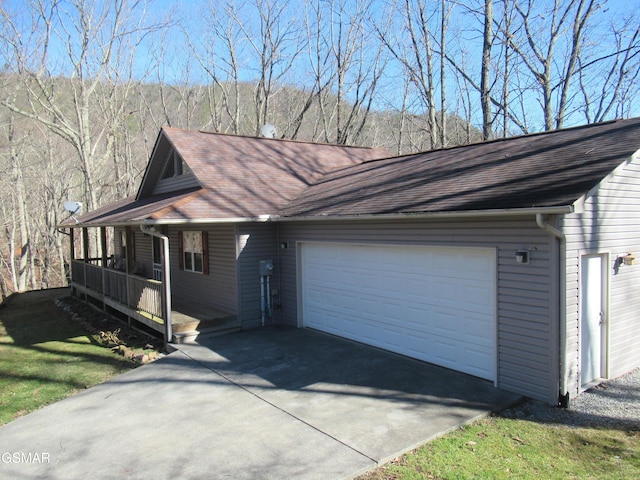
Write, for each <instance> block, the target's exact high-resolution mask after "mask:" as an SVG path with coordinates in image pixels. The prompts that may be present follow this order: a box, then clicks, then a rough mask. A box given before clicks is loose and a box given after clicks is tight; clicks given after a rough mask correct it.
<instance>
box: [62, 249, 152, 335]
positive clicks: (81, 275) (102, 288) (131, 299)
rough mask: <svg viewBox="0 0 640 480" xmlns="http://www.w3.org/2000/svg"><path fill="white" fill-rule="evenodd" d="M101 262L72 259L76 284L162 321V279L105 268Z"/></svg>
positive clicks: (72, 275)
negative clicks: (160, 280) (152, 278)
mask: <svg viewBox="0 0 640 480" xmlns="http://www.w3.org/2000/svg"><path fill="white" fill-rule="evenodd" d="M100 263H101V262H99V261H93V259H92V260H90V261H89V262H84V261H81V260H73V261H72V262H71V278H72V282H73V284H75V285H77V286H81V287H83V288H84V289H86V290H88V292H87V293H88V294H89V295H91V294H92V293H94V294H97V296H99V297H102V298H107V299H110V300H112V301H113V302H116V303H117V304H120V305H122V306H124V307H126V308H128V309H131V310H134V311H136V312H138V313H143V314H147V315H148V316H150V317H151V318H152V319H154V320H155V321H160V322H161V321H162V282H159V281H157V280H151V279H146V278H142V277H139V276H137V275H129V274H127V273H125V272H121V271H119V270H115V269H112V268H104V267H103V266H101V265H100Z"/></svg>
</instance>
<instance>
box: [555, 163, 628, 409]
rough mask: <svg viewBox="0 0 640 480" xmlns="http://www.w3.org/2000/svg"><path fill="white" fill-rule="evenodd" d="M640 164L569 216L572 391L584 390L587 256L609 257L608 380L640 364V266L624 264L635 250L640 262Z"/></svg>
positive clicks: (568, 324)
mask: <svg viewBox="0 0 640 480" xmlns="http://www.w3.org/2000/svg"><path fill="white" fill-rule="evenodd" d="M639 178H640V161H638V159H636V160H634V161H633V162H631V163H629V164H628V165H626V166H624V167H622V168H619V169H618V170H616V172H615V174H614V175H612V176H611V177H610V178H609V179H606V180H604V181H603V182H602V184H601V185H600V186H599V187H598V188H597V189H596V190H595V191H594V192H593V194H592V195H591V196H589V197H588V198H587V200H586V201H585V204H584V213H581V214H572V215H567V216H565V218H564V221H563V226H562V228H563V232H564V233H565V235H566V297H565V310H566V332H567V343H566V345H567V347H566V352H565V354H566V357H567V367H566V372H567V373H566V374H567V377H568V382H569V383H568V390H569V392H570V393H571V394H572V395H573V396H575V395H576V394H577V393H578V392H579V388H580V290H579V289H580V261H581V256H582V255H585V254H594V253H601V254H609V263H610V265H609V276H608V279H609V311H608V342H607V345H606V347H605V348H606V350H607V351H608V362H607V363H608V376H609V377H610V378H614V377H617V376H619V375H622V374H624V373H626V372H628V371H630V370H633V369H634V368H636V367H638V366H640V354H638V348H637V339H638V338H640V316H639V313H638V312H640V295H639V293H640V291H639V289H638V285H640V265H634V266H625V265H622V266H620V268H619V269H618V272H617V273H616V272H615V271H614V268H613V266H614V265H613V264H614V262H615V260H616V257H617V256H618V255H625V254H626V253H627V252H633V253H634V255H636V256H638V257H639V258H640V182H638V179H639Z"/></svg>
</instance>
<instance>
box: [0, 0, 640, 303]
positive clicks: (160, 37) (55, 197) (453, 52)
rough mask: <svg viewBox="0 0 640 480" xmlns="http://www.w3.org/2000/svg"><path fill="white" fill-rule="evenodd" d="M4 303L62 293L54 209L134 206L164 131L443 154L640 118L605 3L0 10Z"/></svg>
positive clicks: (622, 25)
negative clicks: (27, 293)
mask: <svg viewBox="0 0 640 480" xmlns="http://www.w3.org/2000/svg"><path fill="white" fill-rule="evenodd" d="M0 16H1V17H2V21H1V22H0V82H1V83H0V119H1V122H0V173H1V176H0V182H2V191H1V194H0V208H1V209H2V219H3V223H2V227H3V231H2V236H1V237H0V255H1V256H0V288H1V290H2V295H3V296H6V295H7V294H8V293H10V292H12V291H23V290H25V289H34V288H43V287H48V286H58V285H62V284H64V282H65V275H66V273H65V264H66V261H67V260H68V259H65V256H66V255H67V247H66V246H65V242H66V239H65V236H64V235H62V234H61V233H60V232H58V230H57V228H56V225H57V224H59V222H61V221H62V220H63V219H64V218H65V217H66V216H67V215H68V214H67V213H66V212H65V211H64V209H63V208H62V204H63V202H64V201H65V200H68V199H72V200H76V201H81V202H83V204H84V208H85V211H86V210H92V209H94V208H97V207H99V206H101V205H104V204H106V203H108V202H111V201H113V200H115V199H119V198H123V197H125V196H127V195H131V194H133V193H135V191H136V189H137V186H138V184H139V181H140V179H141V175H142V173H143V169H144V167H145V165H146V162H147V160H148V157H149V154H150V151H151V148H152V147H153V144H154V142H155V139H156V136H157V134H158V131H159V129H160V127H161V126H163V125H169V126H174V127H181V128H194V129H203V130H209V131H215V132H225V133H233V134H242V135H258V134H259V132H260V129H261V127H262V126H263V125H264V124H266V123H269V124H272V125H275V126H276V128H277V135H276V136H277V137H279V138H287V139H297V140H306V141H315V142H328V143H340V144H352V145H366V146H376V147H385V148H387V149H388V150H389V151H390V152H392V153H394V154H395V153H406V152H413V151H419V150H427V149H432V148H446V147H450V146H453V145H458V144H464V143H469V142H474V141H479V140H482V139H489V138H493V137H501V136H510V135H515V134H523V133H530V132H535V131H540V130H549V129H554V128H562V127H564V126H570V125H575V124H582V123H592V122H597V121H602V120H606V119H611V118H617V117H628V116H637V115H640V87H639V82H638V81H637V80H638V76H639V75H640V74H639V68H640V27H639V25H640V21H639V18H638V16H637V13H636V12H635V10H634V9H629V8H626V7H625V2H619V1H617V0H610V1H609V2H607V1H601V2H596V1H595V0H558V1H556V2H538V1H536V2H535V5H534V2H533V1H532V0H504V1H500V2H497V1H493V0H461V1H452V0H441V1H435V2H434V1H427V0H402V1H397V2H395V1H394V2H391V1H385V0H328V1H327V0H280V1H278V2H275V1H272V0H244V1H243V0H219V1H212V0H211V1H209V0H197V1H192V2H166V1H162V0H147V1H143V0H139V1H130V0H113V1H108V2H107V1H100V0H55V1H54V0H39V1H36V0H29V1H17V0H5V1H4V2H3V3H2V4H1V6H0Z"/></svg>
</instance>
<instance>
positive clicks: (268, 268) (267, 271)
mask: <svg viewBox="0 0 640 480" xmlns="http://www.w3.org/2000/svg"><path fill="white" fill-rule="evenodd" d="M271 275H273V260H260V276H261V277H270V276H271Z"/></svg>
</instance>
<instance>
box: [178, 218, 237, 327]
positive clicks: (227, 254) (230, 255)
mask: <svg viewBox="0 0 640 480" xmlns="http://www.w3.org/2000/svg"><path fill="white" fill-rule="evenodd" d="M185 230H194V231H205V230H206V231H207V232H208V237H209V274H208V275H204V274H201V273H195V272H188V271H184V270H180V269H179V264H178V232H179V231H185ZM168 236H169V251H170V252H171V254H170V255H171V261H170V263H171V290H172V292H173V296H174V297H180V298H181V299H186V300H192V301H194V302H197V303H200V304H204V305H208V306H210V307H211V308H213V309H217V310H222V311H223V312H226V313H229V314H233V315H237V314H238V308H237V298H238V294H237V291H238V290H237V277H236V249H235V244H236V243H235V226H234V225H232V224H219V225H198V226H195V225H194V226H180V227H178V226H171V227H169V229H168Z"/></svg>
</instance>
